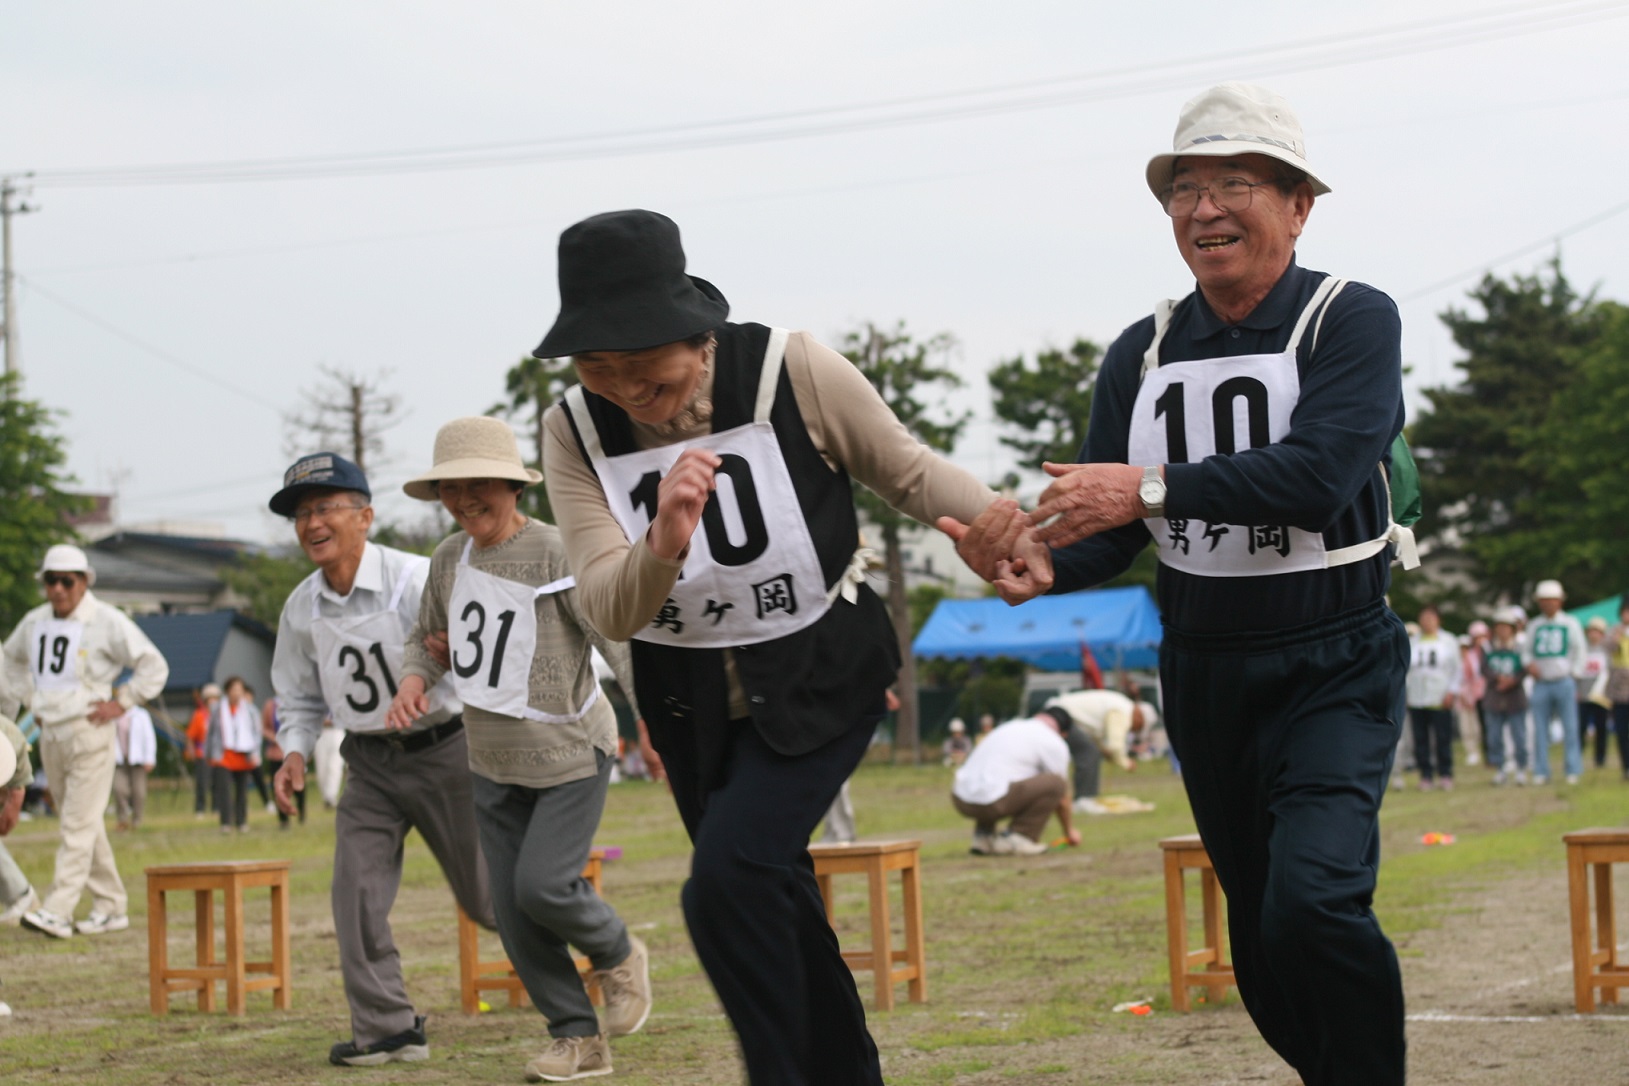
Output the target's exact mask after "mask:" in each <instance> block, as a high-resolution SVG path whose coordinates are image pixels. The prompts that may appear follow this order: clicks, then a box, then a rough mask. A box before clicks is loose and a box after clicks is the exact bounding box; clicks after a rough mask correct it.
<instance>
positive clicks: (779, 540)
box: [565, 328, 831, 648]
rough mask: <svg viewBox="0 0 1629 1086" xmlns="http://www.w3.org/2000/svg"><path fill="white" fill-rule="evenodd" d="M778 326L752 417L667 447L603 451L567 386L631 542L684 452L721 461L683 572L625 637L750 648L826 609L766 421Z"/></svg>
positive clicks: (799, 513)
mask: <svg viewBox="0 0 1629 1086" xmlns="http://www.w3.org/2000/svg"><path fill="white" fill-rule="evenodd" d="M786 339H787V331H786V330H785V329H784V328H776V329H774V330H773V331H772V332H771V334H770V337H769V346H768V348H767V350H766V351H765V352H764V358H763V365H762V367H761V370H760V373H759V377H758V396H757V401H756V405H755V410H754V412H753V421H752V422H750V423H747V424H745V425H743V426H736V427H734V428H732V429H729V430H725V431H723V432H721V433H716V434H707V435H705V436H702V437H696V438H691V439H690V440H688V441H681V442H677V443H676V444H672V445H662V446H658V447H657V448H653V449H641V450H639V451H637V452H631V453H623V454H621V455H619V456H606V455H605V452H604V450H603V449H602V447H601V445H600V441H599V437H598V434H597V433H596V431H595V428H594V423H593V420H592V419H591V417H590V415H589V412H588V408H587V405H586V403H585V401H584V399H583V389H582V386H581V385H574V386H572V388H571V389H570V390H569V391H568V392H567V393H566V397H565V402H566V407H567V409H568V410H569V411H571V412H572V414H573V415H574V417H575V418H576V419H577V420H579V423H578V427H577V429H578V433H579V436H580V437H581V439H582V441H583V445H584V447H585V448H586V449H587V451H588V456H589V461H590V462H591V463H592V464H593V466H594V471H595V472H596V474H598V476H599V479H600V484H601V486H603V487H604V489H605V499H606V503H607V504H608V505H609V506H610V509H611V514H612V516H614V517H616V519H617V523H619V524H621V525H622V530H623V532H624V533H625V534H626V535H627V537H628V538H629V539H630V540H635V541H637V540H638V539H639V538H640V537H642V536H643V535H644V534H645V532H646V531H647V530H648V529H649V528H650V525H651V521H652V520H654V519H655V517H656V491H657V487H658V486H659V485H660V484H661V481H662V476H663V475H665V474H666V473H667V471H668V470H669V469H670V468H671V467H672V466H673V462H674V461H675V460H677V459H678V458H679V456H680V454H681V453H683V452H684V451H685V450H686V449H692V448H697V449H706V450H708V451H709V452H712V453H713V454H715V455H716V456H718V457H719V458H720V459H721V460H723V461H724V463H723V464H722V465H720V466H719V468H718V470H717V472H716V474H715V476H714V481H715V485H716V489H715V490H714V491H713V494H712V496H711V497H709V498H708V500H707V506H706V508H705V509H704V510H703V511H702V516H701V523H700V524H698V525H697V526H696V530H695V533H694V534H693V535H692V536H691V537H690V554H689V556H688V557H687V558H686V559H685V563H684V572H683V574H682V575H681V576H680V578H679V581H678V583H677V584H675V585H674V586H673V594H672V596H671V597H670V598H669V599H668V601H667V604H666V605H665V606H664V607H663V608H662V609H661V611H660V612H659V613H658V614H657V616H656V619H655V621H654V622H652V623H651V624H650V625H649V626H647V627H646V628H645V629H644V630H642V631H640V632H639V633H636V634H634V637H635V638H636V639H638V640H640V641H651V642H655V643H657V644H663V645H679V646H683V647H685V648H728V647H730V646H734V645H751V644H758V643H761V642H764V641H769V640H772V639H774V638H777V637H784V636H786V635H787V634H790V633H795V632H797V631H798V630H801V629H803V628H804V627H806V626H809V625H812V624H813V623H814V622H816V621H817V620H818V619H819V618H820V616H822V615H824V614H825V613H826V611H827V610H828V609H829V608H830V606H831V603H830V600H829V599H828V597H827V593H826V581H825V578H824V576H823V575H822V573H821V569H820V559H819V557H818V556H817V554H816V552H815V544H814V539H813V538H812V537H811V536H810V534H809V526H808V524H806V523H805V522H804V519H803V510H802V508H801V507H800V506H799V504H798V497H797V491H796V490H795V489H793V486H792V476H791V473H790V472H789V471H788V470H787V467H786V459H785V457H784V456H783V455H782V453H781V447H780V443H779V441H777V440H776V437H775V428H774V426H773V425H771V424H770V422H769V415H770V410H771V408H772V407H773V406H774V401H775V389H776V386H777V384H778V383H779V381H780V372H781V362H782V358H783V356H784V354H785V351H786Z"/></svg>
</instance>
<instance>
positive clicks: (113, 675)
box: [0, 544, 170, 939]
mask: <svg viewBox="0 0 1629 1086" xmlns="http://www.w3.org/2000/svg"><path fill="white" fill-rule="evenodd" d="M39 576H40V583H41V585H42V586H43V587H44V589H45V596H46V601H47V602H45V603H43V604H41V605H40V606H38V607H36V608H34V609H33V610H32V611H30V612H28V614H26V615H24V616H23V620H22V621H21V622H19V623H18V624H17V628H16V629H15V630H13V631H12V632H11V636H10V637H8V638H6V644H5V654H4V672H5V681H4V682H3V683H0V715H4V716H7V717H12V718H15V717H16V716H17V711H18V708H19V706H20V703H21V702H23V701H27V702H28V704H29V706H30V708H32V709H33V712H34V719H35V720H36V721H38V722H39V725H40V760H41V761H42V762H43V763H44V764H45V776H46V779H47V780H48V781H49V782H50V786H51V797H52V799H54V800H55V801H56V804H57V810H58V813H59V815H60V824H61V832H62V844H61V845H60V846H59V847H58V849H57V865H56V876H55V879H54V880H53V882H52V883H51V889H50V890H49V891H48V892H47V893H46V895H45V901H44V902H43V904H41V906H40V907H39V908H37V909H34V910H33V911H31V912H28V913H24V914H23V918H22V922H23V926H24V927H26V928H31V929H33V930H34V931H38V932H41V933H43V934H45V935H50V936H53V937H55V938H58V939H66V938H68V937H69V936H71V935H73V934H74V932H75V931H76V930H77V931H78V932H80V933H81V934H84V935H100V934H102V933H104V932H112V931H123V930H124V929H126V928H128V927H129V926H130V918H129V916H128V915H127V914H126V912H125V907H126V904H127V897H126V895H125V890H124V882H123V881H122V880H121V879H120V878H119V869H118V867H117V866H116V865H115V864H114V860H113V847H112V846H111V845H110V844H109V843H108V837H107V825H106V823H105V822H104V821H103V814H104V812H106V810H107V804H108V798H109V797H110V796H111V795H112V794H113V767H114V754H115V750H116V744H117V740H118V734H117V730H116V729H115V728H114V727H113V722H114V721H116V720H118V719H119V718H120V717H121V716H123V715H124V714H125V712H126V711H127V710H129V709H130V708H131V707H132V706H135V705H140V704H141V703H142V702H144V701H147V700H149V699H151V698H154V697H157V696H158V695H159V694H160V693H162V692H163V690H164V684H165V682H166V681H167V680H168V679H169V677H170V665H169V664H168V663H166V662H165V660H164V657H163V656H162V655H161V654H160V653H159V651H158V649H157V648H155V647H154V646H153V643H152V642H151V641H149V640H148V639H147V635H146V634H144V633H142V632H141V630H140V629H139V628H138V627H137V626H136V624H135V623H134V622H132V621H130V619H129V618H128V617H126V616H125V615H124V614H123V613H122V612H120V611H118V610H117V609H115V608H113V607H111V606H109V605H108V604H105V603H103V602H102V601H101V600H99V599H97V598H96V595H95V593H93V592H91V590H90V589H91V586H92V585H93V584H95V583H96V571H95V570H94V569H92V568H91V564H90V559H88V558H87V557H86V556H85V552H84V551H82V550H80V549H79V548H78V547H74V546H70V545H68V544H59V545H57V546H55V547H52V548H50V549H49V550H47V551H46V552H45V558H44V560H43V561H42V562H41V563H40V574H39ZM127 668H128V669H129V670H130V678H129V679H128V680H127V681H126V682H125V683H124V685H122V686H121V687H120V688H119V690H118V691H117V692H115V691H114V688H113V684H114V682H115V680H117V679H118V678H119V676H120V674H121V673H122V672H123V671H124V670H125V669H127ZM87 889H89V890H90V892H91V912H90V915H89V916H87V917H86V918H85V919H83V920H81V921H79V923H78V924H75V923H74V919H73V915H74V910H75V909H76V908H78V906H79V898H80V896H81V894H83V892H84V891H85V890H87Z"/></svg>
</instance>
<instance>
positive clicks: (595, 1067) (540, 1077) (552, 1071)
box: [526, 970, 611, 1082]
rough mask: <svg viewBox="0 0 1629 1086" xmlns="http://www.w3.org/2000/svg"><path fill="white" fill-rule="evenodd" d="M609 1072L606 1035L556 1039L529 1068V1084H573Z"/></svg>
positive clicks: (609, 1062)
mask: <svg viewBox="0 0 1629 1086" xmlns="http://www.w3.org/2000/svg"><path fill="white" fill-rule="evenodd" d="M606 972H610V970H606ZM610 1073H611V1046H610V1045H609V1044H608V1043H606V1040H605V1034H603V1033H596V1034H595V1035H594V1036H592V1037H556V1038H555V1039H554V1043H553V1044H551V1045H549V1047H548V1049H547V1050H545V1051H544V1052H543V1054H542V1055H540V1056H538V1057H536V1058H535V1059H533V1060H532V1061H531V1062H530V1063H528V1064H527V1065H526V1081H527V1082H571V1081H573V1080H575V1079H579V1078H594V1077H595V1076H597V1075H609V1074H610Z"/></svg>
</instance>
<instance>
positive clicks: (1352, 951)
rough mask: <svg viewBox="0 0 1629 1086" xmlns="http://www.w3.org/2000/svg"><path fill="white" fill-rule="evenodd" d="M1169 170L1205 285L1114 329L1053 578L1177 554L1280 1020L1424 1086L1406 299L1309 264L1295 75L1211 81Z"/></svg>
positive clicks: (1205, 798) (1178, 722)
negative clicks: (1410, 1051) (1401, 856)
mask: <svg viewBox="0 0 1629 1086" xmlns="http://www.w3.org/2000/svg"><path fill="white" fill-rule="evenodd" d="M1144 180H1145V181H1146V183H1147V185H1148V188H1149V190H1150V191H1151V193H1152V194H1153V196H1154V198H1155V200H1156V201H1157V202H1158V203H1159V206H1160V208H1161V210H1162V211H1163V212H1164V213H1165V214H1166V215H1168V216H1169V217H1170V221H1171V225H1172V228H1173V231H1174V235H1175V240H1176V247H1177V251H1178V253H1179V254H1180V255H1181V256H1182V259H1183V261H1184V262H1185V263H1186V264H1187V266H1188V268H1189V270H1190V271H1191V272H1192V273H1193V277H1194V279H1195V281H1196V284H1195V285H1196V288H1197V289H1195V290H1194V291H1193V292H1192V293H1190V294H1188V295H1187V296H1186V297H1183V298H1180V299H1178V300H1175V301H1167V302H1160V303H1159V304H1157V305H1156V307H1155V312H1154V314H1153V315H1152V316H1150V317H1146V318H1144V319H1143V320H1142V321H1140V322H1138V323H1136V324H1134V325H1132V326H1131V327H1130V328H1129V329H1127V330H1126V332H1125V333H1124V334H1122V335H1121V336H1120V338H1119V339H1118V340H1116V341H1115V343H1114V344H1113V345H1112V346H1111V347H1110V348H1109V350H1108V353H1107V354H1106V356H1105V357H1104V361H1103V365H1102V368H1101V370H1100V371H1099V373H1098V378H1097V386H1096V392H1095V395H1094V396H1093V398H1092V417H1091V421H1090V426H1089V427H1088V429H1087V431H1086V432H1087V435H1088V436H1087V439H1086V444H1085V447H1084V448H1083V449H1082V450H1081V453H1080V456H1079V457H1078V459H1079V461H1080V462H1079V463H1077V464H1066V465H1059V464H1048V465H1047V470H1048V472H1049V473H1050V474H1052V475H1053V476H1054V477H1055V479H1054V482H1053V483H1052V485H1051V486H1050V487H1049V488H1048V489H1047V490H1046V491H1045V492H1044V493H1043V494H1042V495H1041V500H1040V503H1039V505H1038V506H1037V507H1036V509H1035V510H1034V511H1033V513H1031V514H1030V517H1031V519H1032V520H1033V521H1034V522H1035V523H1036V524H1037V525H1039V528H1038V531H1037V533H1036V534H1037V536H1038V537H1039V538H1041V539H1043V540H1045V541H1047V542H1049V543H1051V544H1052V546H1053V547H1054V548H1055V550H1054V553H1053V567H1054V573H1055V577H1056V583H1055V585H1054V587H1053V591H1071V590H1074V589H1079V588H1086V587H1088V586H1090V585H1094V584H1099V583H1101V582H1103V581H1105V580H1107V579H1108V578H1110V577H1112V576H1114V575H1115V574H1117V573H1119V572H1121V571H1122V570H1124V569H1125V568H1126V567H1127V566H1128V565H1129V564H1130V563H1131V561H1132V559H1133V558H1134V557H1135V556H1136V555H1137V554H1138V552H1140V551H1141V550H1142V549H1143V548H1144V547H1146V546H1148V545H1149V544H1150V543H1152V544H1153V545H1154V546H1155V547H1156V548H1157V550H1158V554H1159V559H1160V569H1159V581H1158V595H1159V603H1160V611H1161V615H1162V617H1163V619H1164V622H1165V636H1164V640H1163V642H1162V644H1161V648H1160V679H1161V688H1162V690H1163V700H1164V710H1165V723H1166V730H1167V733H1168V734H1169V736H1170V740H1171V744H1172V746H1173V747H1174V748H1175V750H1176V753H1177V755H1178V756H1179V757H1180V758H1181V760H1182V768H1183V782H1184V784H1185V786H1186V788H1187V791H1188V796H1189V798H1190V800H1191V802H1192V805H1193V810H1194V818H1195V821H1196V822H1197V823H1198V827H1199V832H1200V835H1201V837H1202V838H1203V839H1204V842H1205V845H1206V848H1207V849H1208V850H1209V853H1210V856H1211V860H1212V861H1213V863H1214V864H1215V867H1216V874H1217V876H1218V878H1219V879H1220V880H1221V883H1222V886H1223V888H1224V890H1225V891H1226V893H1227V900H1228V909H1229V916H1230V923H1229V931H1230V934H1231V937H1232V940H1233V951H1234V967H1235V970H1236V972H1237V974H1238V979H1239V992H1240V995H1241V996H1242V997H1243V999H1244V1003H1245V1006H1246V1007H1247V1008H1248V1009H1249V1011H1250V1014H1251V1016H1252V1018H1254V1020H1255V1022H1256V1025H1257V1027H1258V1028H1259V1029H1260V1030H1261V1033H1262V1036H1263V1037H1264V1038H1265V1039H1266V1040H1267V1041H1268V1043H1269V1044H1271V1045H1272V1046H1273V1048H1275V1049H1276V1050H1277V1051H1278V1053H1279V1054H1280V1055H1281V1056H1283V1057H1284V1059H1285V1060H1287V1061H1288V1062H1289V1063H1290V1064H1291V1065H1293V1066H1294V1068H1295V1069H1296V1071H1298V1072H1299V1073H1300V1075H1301V1077H1302V1078H1303V1079H1304V1080H1305V1081H1306V1082H1308V1083H1318V1084H1330V1083H1362V1084H1364V1086H1383V1084H1390V1083H1401V1082H1402V1081H1403V1074H1404V1037H1403V986H1402V980H1401V975H1400V973H1399V971H1398V967H1397V957H1396V954H1395V952H1394V951H1393V949H1392V946H1391V943H1390V942H1389V941H1388V940H1387V939H1386V937H1385V935H1384V934H1383V933H1382V932H1381V930H1380V925H1379V923H1378V921H1377V920H1376V918H1375V915H1374V913H1373V911H1372V910H1371V908H1370V902H1371V900H1372V897H1373V893H1374V888H1375V878H1376V874H1375V873H1376V868H1377V866H1378V863H1379V847H1378V841H1379V833H1378V820H1379V811H1380V802H1381V799H1382V796H1383V795H1384V792H1385V786H1386V780H1387V777H1388V773H1389V770H1390V766H1391V761H1392V758H1393V755H1394V751H1395V748H1396V744H1397V738H1398V733H1399V729H1400V727H1401V719H1402V706H1403V696H1402V693H1403V678H1404V673H1405V670H1406V667H1407V663H1408V639H1407V636H1406V634H1405V633H1404V630H1403V624H1402V622H1401V621H1399V620H1398V618H1397V617H1396V616H1395V615H1394V614H1392V613H1391V611H1390V610H1389V609H1388V608H1387V607H1386V603H1385V596H1386V590H1387V587H1388V584H1389V581H1390V567H1391V562H1392V557H1393V551H1394V550H1395V551H1396V552H1398V553H1399V554H1400V555H1401V556H1402V557H1403V558H1404V560H1405V561H1408V560H1410V559H1412V558H1413V553H1412V538H1411V537H1409V536H1408V535H1407V534H1406V530H1405V529H1401V528H1398V527H1397V526H1396V525H1394V524H1393V520H1392V516H1391V503H1390V491H1389V486H1388V474H1389V472H1390V470H1391V466H1392V465H1391V456H1390V451H1389V450H1390V448H1391V445H1392V442H1393V441H1394V439H1395V438H1396V437H1397V435H1398V433H1399V432H1400V431H1401V429H1402V425H1403V395H1402V354H1401V326H1400V322H1399V319H1398V315H1397V307H1396V306H1395V305H1394V304H1393V302H1392V300H1391V299H1390V298H1388V297H1387V296H1386V295H1384V294H1382V293H1381V292H1380V291H1378V290H1375V289H1374V288H1372V287H1368V286H1365V285H1363V284H1361V283H1354V282H1349V281H1346V280H1343V279H1339V278H1336V277H1334V276H1331V275H1326V274H1324V273H1323V272H1316V271H1311V270H1309V269H1306V268H1303V267H1301V266H1300V265H1299V264H1298V263H1297V261H1296V245H1297V242H1298V240H1299V239H1300V237H1301V235H1302V232H1303V230H1304V229H1305V227H1306V225H1307V221H1308V218H1309V216H1310V215H1311V214H1312V208H1313V203H1314V200H1315V199H1316V198H1317V197H1319V196H1322V195H1325V194H1327V193H1328V192H1329V191H1330V186H1329V185H1328V184H1327V182H1326V181H1325V179H1324V178H1323V177H1322V176H1321V174H1319V173H1318V172H1317V171H1315V170H1314V168H1313V166H1312V164H1311V162H1310V161H1309V159H1308V157H1307V150H1306V143H1305V140H1304V137H1303V135H1302V131H1301V123H1300V121H1299V120H1298V119H1297V118H1296V115H1295V113H1294V111H1293V110H1291V108H1290V106H1289V103H1288V102H1286V101H1285V100H1284V99H1283V98H1282V97H1281V96H1279V95H1277V94H1275V93H1273V92H1272V91H1269V90H1265V89H1263V88H1261V87H1254V86H1248V85H1246V84H1242V83H1224V84H1222V85H1220V86H1217V87H1212V88H1211V89H1210V90H1207V91H1205V92H1204V93H1203V94H1201V95H1199V96H1198V97H1196V98H1194V99H1192V100H1191V101H1189V102H1188V103H1187V104H1186V105H1185V106H1184V107H1183V109H1182V113H1181V116H1180V118H1179V120H1178V122H1177V128H1176V137H1175V140H1174V142H1173V145H1172V147H1171V149H1170V150H1169V151H1162V152H1160V153H1159V154H1156V155H1154V156H1153V157H1152V158H1151V159H1150V161H1149V163H1148V167H1147V170H1146V173H1145V178H1144ZM997 512H998V513H999V510H998V511H997ZM980 520H981V521H984V523H979V522H977V521H976V522H975V523H974V525H973V527H972V529H971V531H969V532H967V534H966V535H965V537H964V538H963V539H962V540H961V550H962V552H963V554H964V556H967V557H968V560H969V564H971V565H973V567H974V568H975V569H979V570H980V571H981V572H990V573H993V572H995V560H996V559H999V558H1000V557H1002V556H1001V555H1000V554H999V553H995V552H996V551H998V550H999V542H1000V540H1001V538H1002V537H1003V532H1004V531H1005V530H1008V526H1007V525H1004V524H1002V523H1000V521H999V519H998V518H997V517H995V516H981V517H980ZM946 527H947V528H948V529H949V530H950V531H951V534H952V535H957V534H961V529H960V528H959V527H958V526H956V525H947V526H946ZM992 540H993V543H992Z"/></svg>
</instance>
